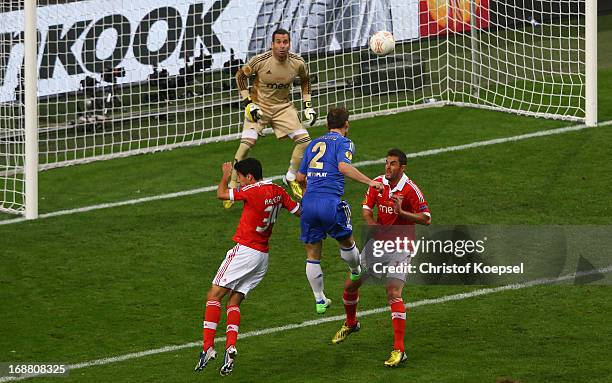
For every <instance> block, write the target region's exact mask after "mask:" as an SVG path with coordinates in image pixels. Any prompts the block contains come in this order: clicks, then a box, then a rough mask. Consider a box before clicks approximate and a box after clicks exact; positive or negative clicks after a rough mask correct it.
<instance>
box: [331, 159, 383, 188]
mask: <svg viewBox="0 0 612 383" xmlns="http://www.w3.org/2000/svg"><path fill="white" fill-rule="evenodd" d="M338 170H340V173H342V174H344V175H345V176H347V177H348V178H350V179H352V180H355V181H357V182H361V183H362V184H366V185H368V186H370V187H373V188H374V189H376V190H378V191H381V190H382V189H383V185H382V184H381V183H380V182H376V181H374V180H372V179H370V177H368V176H366V175H365V174H363V173H362V172H360V171H359V170H357V168H356V167H354V166H353V165H351V164H349V163H347V162H340V163H339V164H338Z"/></svg>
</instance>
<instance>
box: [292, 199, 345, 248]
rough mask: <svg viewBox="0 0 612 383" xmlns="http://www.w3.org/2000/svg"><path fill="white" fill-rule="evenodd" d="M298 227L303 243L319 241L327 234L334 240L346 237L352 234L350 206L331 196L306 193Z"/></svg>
mask: <svg viewBox="0 0 612 383" xmlns="http://www.w3.org/2000/svg"><path fill="white" fill-rule="evenodd" d="M300 227H301V235H300V239H301V240H302V241H303V242H305V243H317V242H320V241H322V240H324V239H325V238H327V234H329V235H330V236H331V237H332V238H334V239H336V240H341V239H344V238H348V237H349V236H351V235H352V234H353V225H352V224H351V207H350V206H349V204H348V203H346V202H345V201H340V200H339V199H337V198H334V197H332V196H329V197H325V198H320V197H314V196H312V195H311V196H309V195H308V193H306V195H305V196H304V199H302V214H301V216H300Z"/></svg>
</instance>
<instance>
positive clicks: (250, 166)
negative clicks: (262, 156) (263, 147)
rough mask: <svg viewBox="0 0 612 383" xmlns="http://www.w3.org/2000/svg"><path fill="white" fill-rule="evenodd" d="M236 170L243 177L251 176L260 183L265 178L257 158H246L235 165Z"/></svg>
mask: <svg viewBox="0 0 612 383" xmlns="http://www.w3.org/2000/svg"><path fill="white" fill-rule="evenodd" d="M234 169H236V171H237V172H238V173H240V174H242V175H243V176H245V177H246V176H248V175H249V174H250V175H252V176H253V178H255V180H257V181H259V180H261V179H262V178H263V171H262V169H261V162H259V160H258V159H255V158H245V159H244V160H242V161H238V162H236V163H235V164H234Z"/></svg>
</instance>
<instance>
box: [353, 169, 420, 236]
mask: <svg viewBox="0 0 612 383" xmlns="http://www.w3.org/2000/svg"><path fill="white" fill-rule="evenodd" d="M375 181H377V182H381V183H382V184H383V186H384V190H383V191H382V193H379V192H378V191H377V190H376V189H374V188H372V187H369V188H368V191H367V192H366V195H365V198H364V200H363V208H364V209H368V210H372V209H374V206H375V205H376V206H378V214H377V216H376V222H378V223H379V224H381V225H414V222H411V221H408V220H407V219H405V218H402V217H400V216H399V215H398V214H397V213H396V212H395V210H394V209H393V206H394V205H395V203H394V202H393V200H391V197H393V196H404V199H403V201H402V209H403V210H405V211H408V212H410V213H425V214H427V215H429V216H430V214H429V207H428V206H427V201H426V200H425V197H424V196H423V193H421V189H419V187H418V186H417V185H416V184H415V183H414V182H412V180H411V179H410V178H408V177H407V176H406V175H405V174H402V178H400V180H399V182H398V183H397V185H395V187H394V188H393V189H391V187H390V185H389V181H388V180H387V179H386V178H385V176H384V175H382V176H378V177H376V179H375Z"/></svg>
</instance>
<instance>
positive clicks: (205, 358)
mask: <svg viewBox="0 0 612 383" xmlns="http://www.w3.org/2000/svg"><path fill="white" fill-rule="evenodd" d="M216 357H217V352H216V351H215V349H214V348H212V347H209V348H208V350H206V351H201V352H200V360H199V361H198V364H196V366H195V368H194V371H202V370H203V369H204V367H206V365H207V364H208V362H209V361H211V360H213V359H215V358H216Z"/></svg>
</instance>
